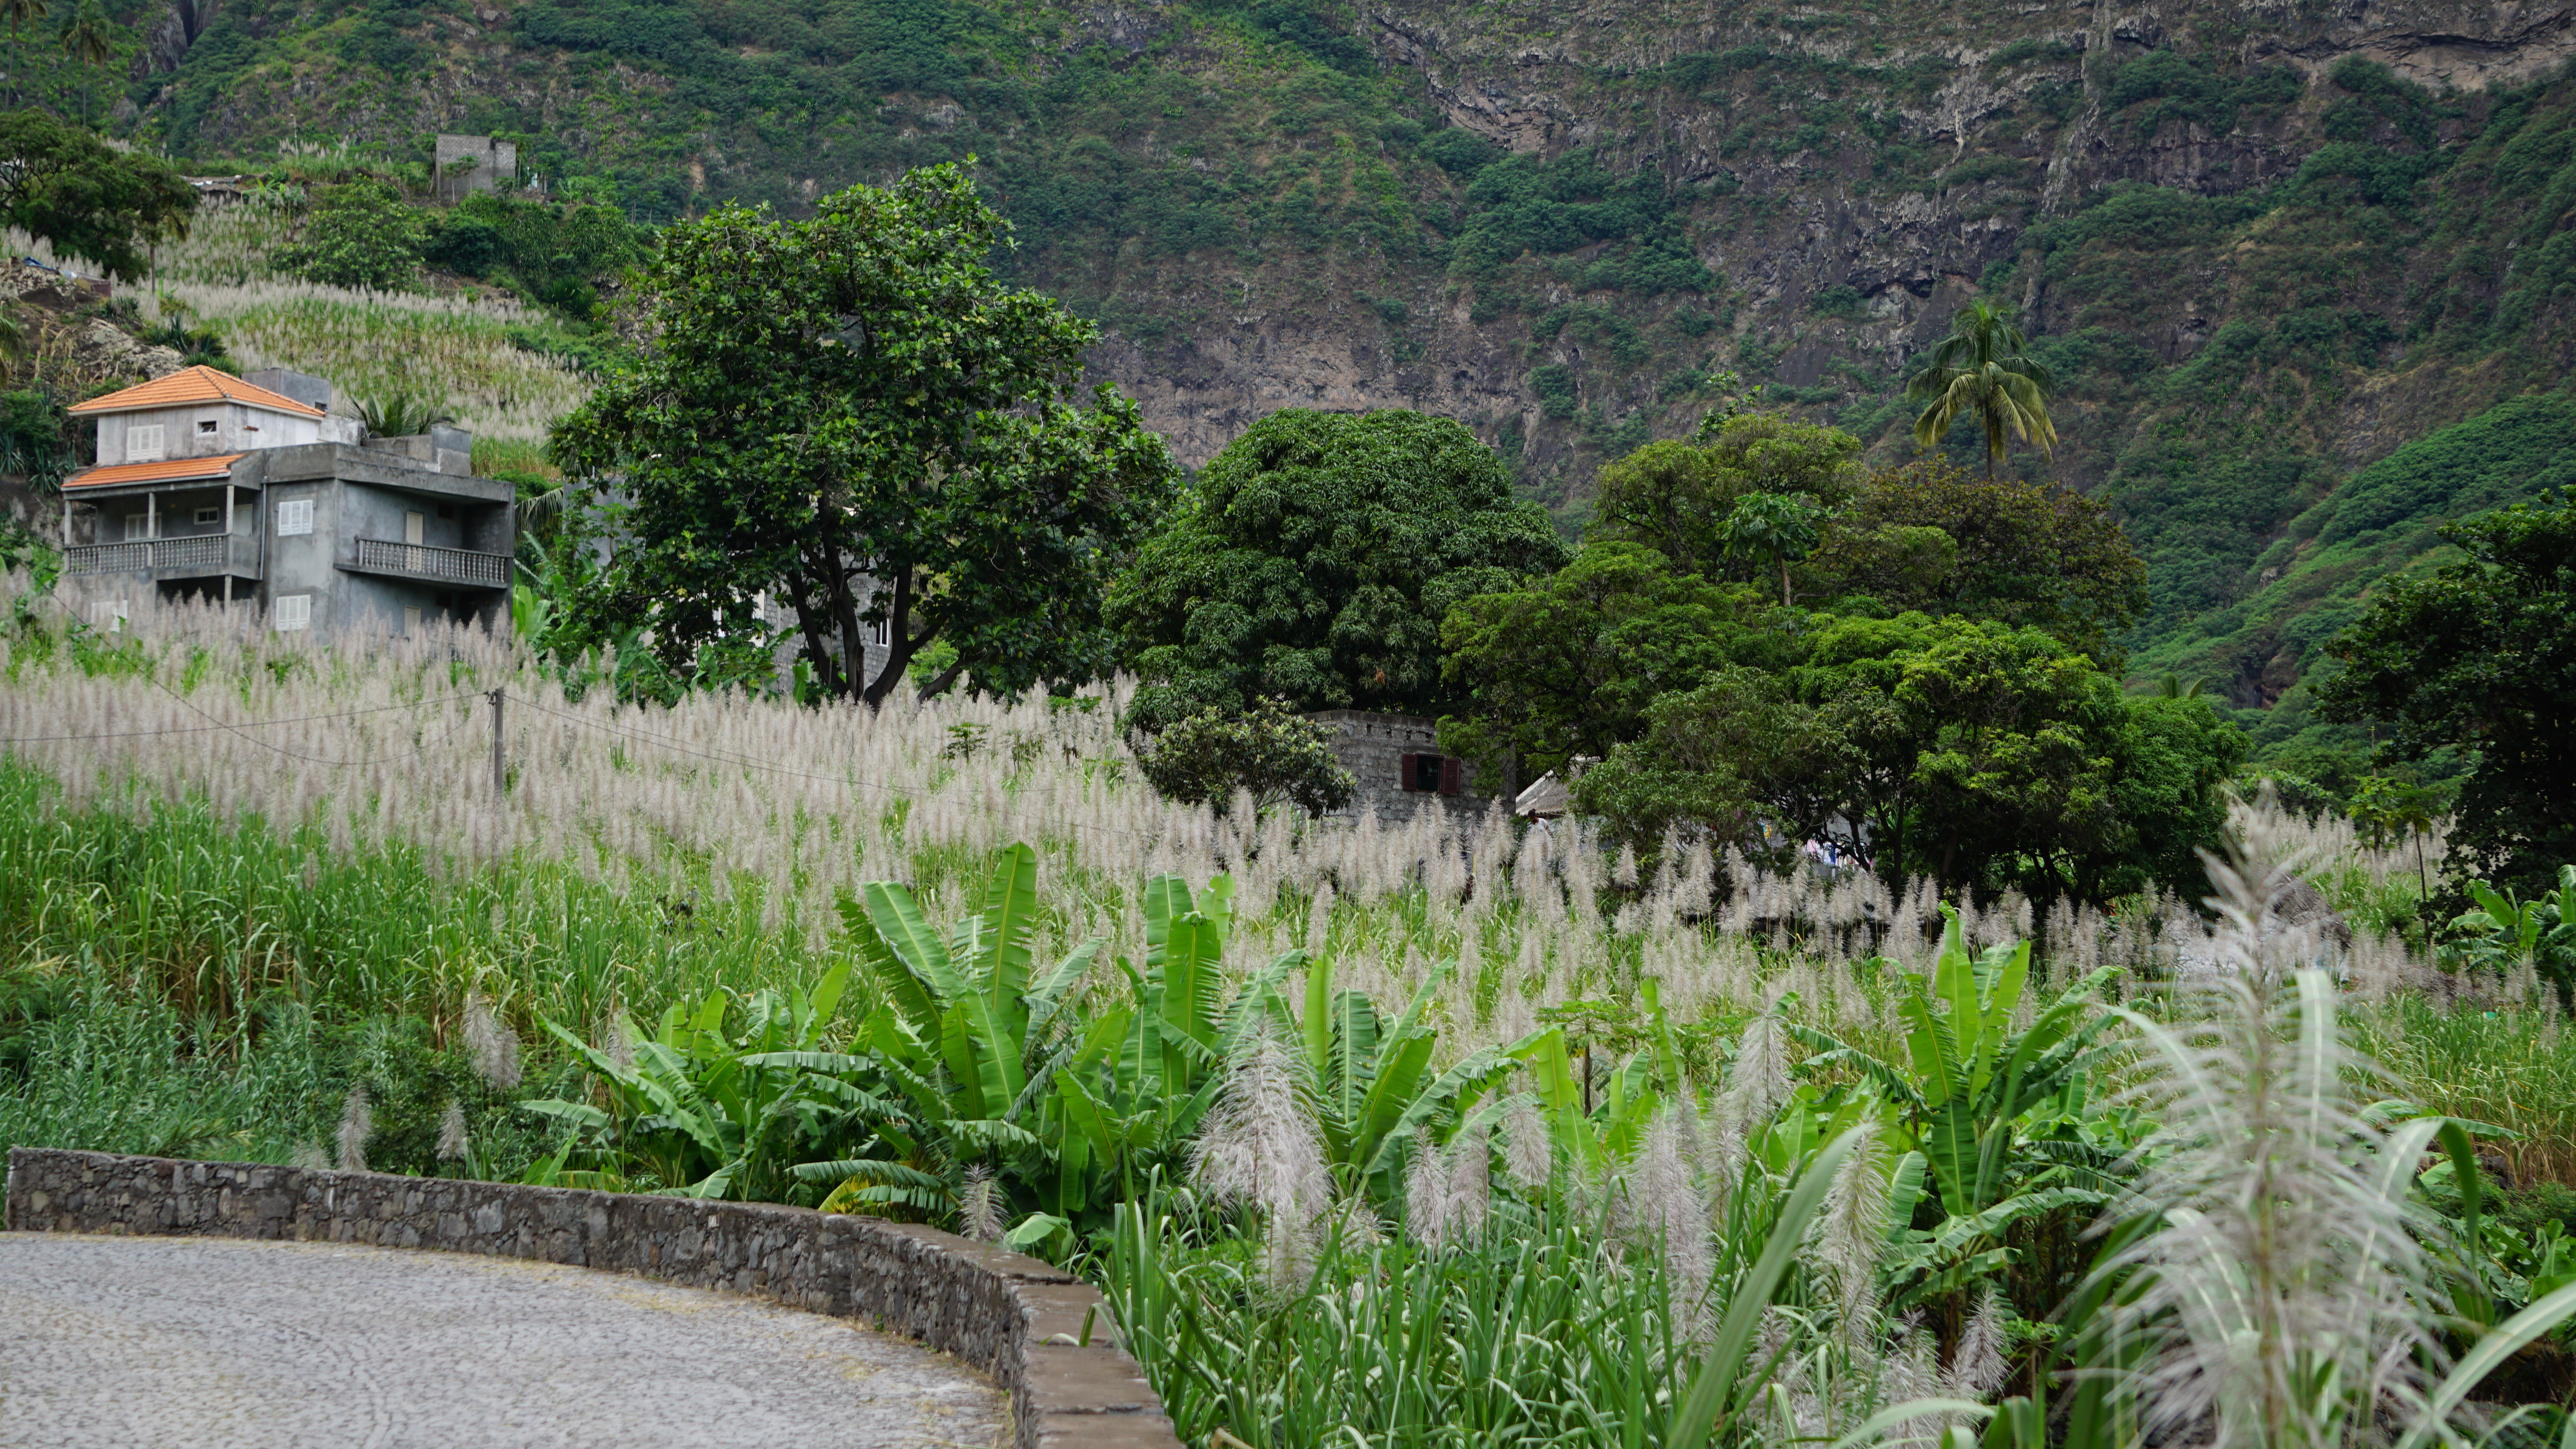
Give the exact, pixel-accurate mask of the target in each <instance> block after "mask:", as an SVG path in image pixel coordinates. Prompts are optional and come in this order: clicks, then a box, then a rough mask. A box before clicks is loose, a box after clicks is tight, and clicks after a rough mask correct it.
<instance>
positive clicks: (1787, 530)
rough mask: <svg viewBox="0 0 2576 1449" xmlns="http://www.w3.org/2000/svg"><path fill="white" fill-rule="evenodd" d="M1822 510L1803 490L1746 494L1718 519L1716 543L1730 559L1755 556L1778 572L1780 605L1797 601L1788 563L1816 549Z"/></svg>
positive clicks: (1822, 517)
mask: <svg viewBox="0 0 2576 1449" xmlns="http://www.w3.org/2000/svg"><path fill="white" fill-rule="evenodd" d="M1824 517H1825V511H1824V509H1823V508H1822V507H1820V506H1819V505H1817V504H1816V502H1815V501H1814V500H1813V499H1811V498H1809V497H1808V496H1807V495H1805V494H1802V493H1747V494H1744V495H1742V496H1741V497H1739V498H1737V499H1736V500H1735V506H1734V507H1733V508H1731V509H1728V510H1727V514H1726V517H1725V518H1723V519H1721V520H1719V521H1718V525H1717V544H1718V547H1719V548H1720V549H1722V550H1724V552H1725V554H1726V556H1727V557H1729V558H1739V559H1754V560H1758V561H1761V562H1765V563H1768V564H1770V565H1772V566H1773V567H1775V568H1777V569H1778V570H1779V571H1780V607H1781V608H1784V609H1785V608H1788V607H1789V606H1790V605H1791V604H1792V603H1794V602H1795V601H1796V595H1795V594H1794V593H1792V592H1791V590H1790V587H1789V565H1791V564H1793V563H1796V562H1798V561H1799V560H1801V559H1803V558H1805V557H1806V556H1807V555H1808V554H1810V553H1813V552H1815V548H1816V539H1817V537H1818V533H1819V530H1818V525H1819V524H1820V523H1822V522H1823V520H1824Z"/></svg>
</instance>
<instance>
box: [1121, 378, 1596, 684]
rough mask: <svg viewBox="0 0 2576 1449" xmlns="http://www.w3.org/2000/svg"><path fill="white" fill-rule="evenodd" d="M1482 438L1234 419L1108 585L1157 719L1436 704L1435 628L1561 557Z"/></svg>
mask: <svg viewBox="0 0 2576 1449" xmlns="http://www.w3.org/2000/svg"><path fill="white" fill-rule="evenodd" d="M1567 556H1568V551H1567V549H1566V546H1565V543H1564V540H1562V539H1561V538H1559V537H1558V536H1557V534H1556V531H1555V530H1554V529H1553V528H1552V527H1551V526H1550V525H1549V523H1548V519H1547V514H1546V512H1545V511H1544V510H1542V509H1541V508H1540V507H1539V506H1538V505H1537V504H1535V503H1529V502H1525V501H1515V500H1514V499H1513V498H1512V495H1511V482H1510V475H1509V473H1508V472H1507V470H1506V469H1505V468H1504V466H1503V462H1502V460H1501V459H1500V458H1498V457H1496V456H1495V455H1494V452H1493V450H1492V449H1490V448H1488V447H1486V446H1485V445H1484V444H1483V443H1481V442H1478V441H1477V440H1476V435H1475V434H1473V433H1470V432H1468V431H1467V430H1466V429H1465V428H1464V427H1462V426H1460V425H1459V424H1457V423H1455V422H1452V421H1450V420H1448V419H1446V418H1434V417H1428V416H1425V415H1424V414H1421V413H1416V412H1409V411H1403V410H1398V409H1390V410H1386V411H1381V412H1373V413H1318V412H1306V411H1303V410H1300V409H1295V408H1290V409H1285V410H1282V411H1280V412H1275V413H1272V414H1271V415H1270V416H1268V417H1266V418H1263V419H1261V420H1260V421H1259V422H1257V423H1254V424H1253V425H1252V426H1251V427H1250V428H1247V429H1245V430H1244V433H1243V435H1242V436H1241V437H1239V438H1236V439H1235V440H1234V441H1233V442H1232V443H1230V444H1228V445H1227V446H1226V448H1225V451H1223V452H1221V453H1219V454H1218V455H1217V456H1216V457H1215V458H1214V459H1213V460H1211V461H1210V462H1209V463H1208V465H1207V468H1206V469H1205V470H1204V471H1203V472H1201V473H1200V474H1199V477H1198V483H1197V487H1196V488H1195V489H1194V490H1192V491H1191V493H1190V494H1189V496H1188V498H1187V499H1186V501H1185V502H1184V503H1183V504H1182V506H1181V508H1180V510H1179V512H1178V513H1176V514H1175V515H1174V516H1173V518H1172V520H1171V523H1170V524H1169V526H1167V527H1166V528H1164V529H1163V530H1162V531H1161V532H1159V533H1158V534H1156V535H1155V537H1154V538H1153V540H1152V541H1151V542H1149V543H1148V544H1146V546H1145V547H1144V549H1143V550H1142V551H1141V552H1140V553H1139V554H1138V556H1137V558H1136V562H1135V564H1134V566H1133V567H1132V568H1130V569H1129V570H1127V571H1126V572H1125V573H1124V574H1123V575H1121V576H1120V578H1119V579H1118V582H1117V585H1116V587H1115V588H1114V589H1113V590H1112V591H1111V594H1110V598H1109V604H1108V618H1109V620H1110V622H1111V623H1112V624H1113V625H1114V626H1115V627H1116V628H1117V629H1118V631H1119V634H1120V636H1121V638H1122V641H1123V644H1124V648H1125V655H1126V659H1127V661H1128V663H1129V665H1130V666H1131V667H1132V668H1134V669H1135V670H1136V672H1137V674H1138V675H1139V676H1140V677H1141V678H1142V679H1143V680H1144V681H1145V685H1144V688H1143V689H1141V690H1140V691H1139V693H1138V695H1137V699H1136V702H1135V704H1134V705H1133V706H1131V708H1130V710H1129V714H1128V721H1129V723H1130V724H1131V725H1133V726H1134V727H1136V728H1140V729H1145V730H1155V729H1159V728H1161V727H1163V726H1165V725H1167V724H1171V723H1173V722H1176V721H1178V720H1180V719H1183V718H1186V717H1188V716H1190V715H1192V714H1195V713H1198V712H1199V711H1201V710H1205V709H1211V708H1213V709H1217V710H1219V711H1222V712H1226V713H1237V712H1240V711H1242V710H1244V709H1245V708H1247V707H1248V706H1249V705H1250V703H1251V701H1252V700H1253V699H1255V698H1256V697H1261V696H1277V697H1279V698H1281V699H1285V700H1287V701H1288V702H1289V703H1290V704H1291V705H1293V706H1294V707H1295V708H1297V709H1300V710H1315V709H1332V708H1360V709H1376V710H1386V711H1389V712H1391V713H1398V714H1432V715H1436V714H1439V713H1441V712H1442V711H1443V710H1444V709H1445V708H1446V707H1447V706H1448V705H1449V703H1450V702H1451V700H1452V699H1453V698H1454V697H1455V691H1454V690H1453V689H1452V687H1451V686H1449V685H1448V684H1446V683H1444V682H1443V680H1442V677H1441V670H1440V626H1441V621H1442V620H1443V619H1445V618H1446V617H1447V616H1448V613H1449V610H1450V609H1451V607H1452V606H1454V605H1456V604H1457V603H1459V602H1460V601H1462V600H1465V599H1468V598H1472V597H1474V596H1475V595H1478V594H1489V593H1497V592H1502V591H1505V590H1508V589H1510V588H1512V587H1513V586H1515V585H1516V584H1518V583H1519V582H1520V581H1522V580H1523V579H1526V578H1528V577H1530V576H1532V575H1536V574H1545V573H1548V572H1551V571H1553V570H1555V569H1556V568H1558V567H1560V566H1562V565H1563V564H1564V563H1565V561H1566V559H1567Z"/></svg>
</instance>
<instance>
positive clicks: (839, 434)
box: [554, 167, 1176, 705]
mask: <svg viewBox="0 0 2576 1449" xmlns="http://www.w3.org/2000/svg"><path fill="white" fill-rule="evenodd" d="M1006 240H1007V230H1006V228H1005V227H1004V226H1003V224H1002V222H1001V220H1000V218H998V217H996V216H995V215H994V214H993V213H992V211H991V210H990V209H989V208H987V207H985V206H984V205H983V203H982V202H981V201H979V200H977V198H976V196H975V193H974V188H973V187H972V185H971V184H970V183H969V182H968V181H967V179H966V177H965V175H964V173H962V172H961V171H959V170H958V169H957V168H955V167H938V168H934V169H932V170H928V171H920V172H914V173H911V174H909V175H907V176H905V177H904V178H903V179H901V180H899V181H897V182H896V183H894V184H893V185H892V186H890V187H886V188H883V189H879V188H875V187H868V186H856V187H852V188H850V189H849V190H847V191H844V192H841V193H839V194H837V195H835V196H832V197H830V198H828V199H827V200H826V201H825V202H824V203H823V204H822V206H821V208H820V210H819V213H818V214H817V215H816V217H815V218H814V219H813V220H811V221H803V222H797V221H780V220H776V219H774V218H772V217H771V216H769V215H768V214H767V213H765V212H762V211H755V210H751V209H747V208H741V207H728V208H724V209H721V210H719V211H717V212H715V213H714V214H712V215H710V216H708V217H707V218H706V219H704V220H703V221H699V222H696V223H692V224H689V225H686V226H680V227H674V228H672V229H671V230H670V231H669V232H668V233H666V235H665V238H664V243H663V247H662V251H661V254H660V256H659V257H658V258H656V259H655V261H654V262H653V263H652V265H651V266H650V267H649V268H647V269H646V270H645V272H644V273H643V275H642V280H641V286H642V288H643V291H644V294H645V304H644V305H645V313H646V315H647V316H648V317H649V318H650V319H651V322H652V325H653V328H654V330H655V332H656V333H657V341H658V345H657V346H656V347H655V349H654V350H653V351H652V352H651V353H650V354H649V355H647V356H644V357H642V358H640V359H639V360H638V363H637V365H636V366H634V367H632V368H629V369H625V370H621V371H620V372H618V373H617V374H615V375H614V376H612V377H611V378H609V379H608V380H607V381H606V382H605V383H604V384H603V385H602V386H601V388H600V390H599V391H598V392H597V393H595V394H594V395H593V396H592V397H591V399H590V400H589V401H588V402H586V403H584V404H583V405H582V406H581V407H580V408H579V409H577V410H576V411H575V412H574V413H573V414H572V415H571V416H569V417H567V418H565V419H564V420H563V421H562V422H561V423H560V424H558V425H557V427H556V430H555V443H554V447H555V451H556V455H557V456H558V457H559V458H560V459H561V460H562V461H563V462H564V463H565V465H566V466H567V467H568V468H569V469H572V470H574V471H576V472H578V473H580V474H582V475H584V476H586V477H588V478H591V479H605V478H608V477H610V476H616V477H618V479H619V486H620V487H621V488H622V489H623V490H624V491H625V492H626V493H628V494H629V495H630V496H631V497H632V498H633V499H634V500H635V503H636V508H635V511H634V512H633V513H632V514H631V515H630V518H631V520H632V525H633V528H634V541H633V543H632V544H631V545H630V546H629V547H627V548H624V549H621V550H620V551H619V553H618V555H617V558H616V561H615V563H614V564H613V565H612V570H611V572H612V577H611V578H610V579H608V580H607V581H606V585H605V587H604V589H603V590H602V594H603V600H604V602H603V604H602V606H601V609H600V613H601V616H602V617H603V618H607V619H613V620H616V621H618V622H621V623H627V624H634V625H642V626H649V627H650V628H651V629H652V631H653V637H654V648H655V649H656V650H657V652H659V653H660V654H661V655H662V656H663V658H664V660H665V662H666V663H669V664H671V665H672V666H674V667H678V666H680V665H681V664H683V663H685V662H686V661H687V660H688V659H689V658H690V657H691V656H692V655H694V654H695V653H696V652H697V651H698V650H699V648H700V647H701V646H702V645H705V644H710V643H724V642H727V641H730V640H735V639H743V638H752V639H756V640H762V641H765V637H766V630H765V626H762V625H760V624H758V623H757V622H756V621H754V620H753V619H752V618H751V612H752V604H753V600H754V596H755V595H756V594H758V593H759V592H761V591H763V590H769V591H773V592H774V593H775V594H776V595H777V596H778V597H779V598H781V599H782V600H784V601H785V602H786V603H787V604H788V605H789V606H790V607H792V608H794V609H795V611H796V615H797V619H798V628H799V631H800V634H801V639H802V643H803V645H804V651H803V655H804V660H805V663H806V664H807V665H808V666H810V668H811V669H812V671H813V674H814V677H815V679H816V680H817V681H819V683H820V686H821V687H822V689H823V690H824V692H825V693H827V694H830V695H834V696H839V697H844V698H851V699H865V700H866V701H867V702H868V703H869V704H870V705H876V704H879V703H882V702H883V701H884V699H885V698H886V696H887V695H888V694H890V693H891V692H892V691H893V690H894V689H895V688H896V687H897V686H898V685H899V684H900V683H901V682H902V680H903V679H904V676H905V671H906V670H907V669H908V668H909V666H910V665H911V663H912V662H913V660H914V658H915V657H916V656H917V655H919V654H920V653H921V652H922V651H923V650H925V649H926V648H928V647H929V646H930V645H932V644H933V643H934V642H937V641H944V642H946V643H947V644H949V645H950V646H951V647H953V648H955V649H956V651H957V656H956V660H955V662H954V663H952V664H951V665H949V666H948V668H947V669H946V670H945V671H943V673H942V674H941V675H940V676H939V677H937V678H934V679H933V680H931V681H930V682H929V683H928V684H927V685H926V686H924V687H923V689H922V692H923V693H925V694H930V693H937V692H938V691H939V690H941V689H944V688H946V687H947V686H948V685H949V683H950V682H952V681H954V680H956V679H957V678H959V677H960V676H963V677H965V678H966V679H967V680H968V681H969V682H970V683H971V684H972V685H973V687H975V688H977V689H980V690H984V691H987V692H991V693H997V694H1018V693H1021V692H1023V691H1026V690H1029V689H1031V688H1035V687H1037V686H1039V685H1040V684H1043V683H1047V682H1051V681H1067V680H1072V681H1079V680H1082V679H1087V678H1090V677H1092V676H1093V675H1095V674H1098V673H1101V672H1103V671H1104V670H1105V669H1106V667H1107V665H1108V662H1109V640H1108V636H1107V634H1106V633H1105V632H1104V631H1103V629H1102V628H1101V626H1100V623H1099V612H1098V611H1099V608H1100V597H1101V595H1100V587H1101V584H1102V582H1103V578H1104V576H1105V575H1106V574H1107V572H1108V570H1109V569H1110V568H1111V567H1113V566H1114V565H1115V564H1116V562H1117V561H1118V559H1119V557H1120V555H1121V554H1122V553H1123V551H1124V550H1125V549H1126V548H1127V547H1129V546H1130V543H1131V541H1132V540H1134V539H1135V538H1136V537H1137V536H1138V534H1140V533H1141V532H1142V530H1143V527H1144V525H1145V523H1146V521H1147V520H1148V519H1149V518H1151V517H1152V516H1153V515H1154V514H1155V513H1157V512H1158V511H1160V509H1161V508H1162V506H1163V504H1164V502H1165V500H1166V499H1167V498H1168V497H1169V493H1170V489H1171V486H1172V483H1173V481H1174V474H1175V472H1176V470H1175V469H1174V467H1173V465H1172V462H1171V455H1170V453H1169V451H1168V450H1167V449H1166V448H1165V446H1164V444H1163V441H1162V439H1161V438H1160V437H1158V436H1156V435H1155V434H1153V433H1151V432H1149V431H1147V430H1146V429H1145V427H1144V426H1143V424H1142V422H1141V421H1140V420H1139V419H1138V416H1137V413H1136V407H1135V404H1134V403H1133V402H1131V401H1129V400H1128V399H1126V398H1123V397H1121V396H1119V395H1118V394H1117V393H1115V392H1114V391H1112V390H1111V389H1110V388H1108V387H1107V386H1105V385H1103V386H1101V387H1099V388H1097V389H1095V390H1094V392H1093V395H1092V397H1091V399H1090V405H1089V406H1088V407H1082V406H1077V405H1075V404H1074V403H1073V402H1072V401H1070V396H1071V395H1072V393H1073V389H1074V387H1075V384H1076V382H1077V379H1078V378H1079V375H1080V372H1081V366H1082V363H1081V358H1082V350H1083V349H1084V348H1085V347H1086V346H1088V345H1089V344H1090V343H1091V342H1092V341H1093V340H1094V338H1095V337H1096V336H1097V332H1096V330H1095V329H1093V328H1091V327H1090V326H1088V325H1087V324H1085V323H1083V322H1082V321H1080V320H1079V319H1077V318H1075V317H1074V316H1072V315H1071V314H1069V313H1068V312H1066V311H1065V309H1064V308H1063V307H1062V306H1061V305H1060V304H1058V303H1055V302H1053V301H1051V300H1049V299H1047V298H1044V297H1041V296H1038V295H1037V294H1035V293H1033V292H1028V291H1022V290H1014V289H1011V288H1007V287H1004V286H1003V285H1001V284H1000V283H999V282H998V281H997V280H996V279H995V278H994V277H993V275H992V273H991V272H990V270H989V269H987V268H986V267H985V266H984V265H983V263H982V262H981V261H980V258H982V257H983V256H984V255H985V253H986V252H988V251H990V250H991V249H992V248H994V247H995V246H997V245H999V244H1001V243H1003V242H1004V241H1006ZM669 399H678V400H679V401H677V402H672V401H668V400H669ZM782 417H786V418H793V419H796V420H797V421H798V424H799V430H798V431H796V432H794V433H786V434H782V433H779V432H778V431H776V429H775V427H774V426H773V421H774V420H775V419H778V418H782ZM878 620H881V621H884V623H885V624H886V625H887V628H888V632H889V636H890V638H891V640H892V644H891V646H890V647H889V648H887V649H886V650H885V651H884V662H883V664H882V666H881V667H880V668H879V670H878V673H877V676H876V677H875V678H874V679H873V680H870V679H866V678H863V677H861V675H862V672H863V671H860V670H858V669H856V668H853V667H850V666H851V665H852V664H855V662H856V661H858V660H860V659H862V658H864V657H865V649H866V626H867V624H868V623H869V622H870V621H878ZM845 661H848V663H845Z"/></svg>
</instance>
